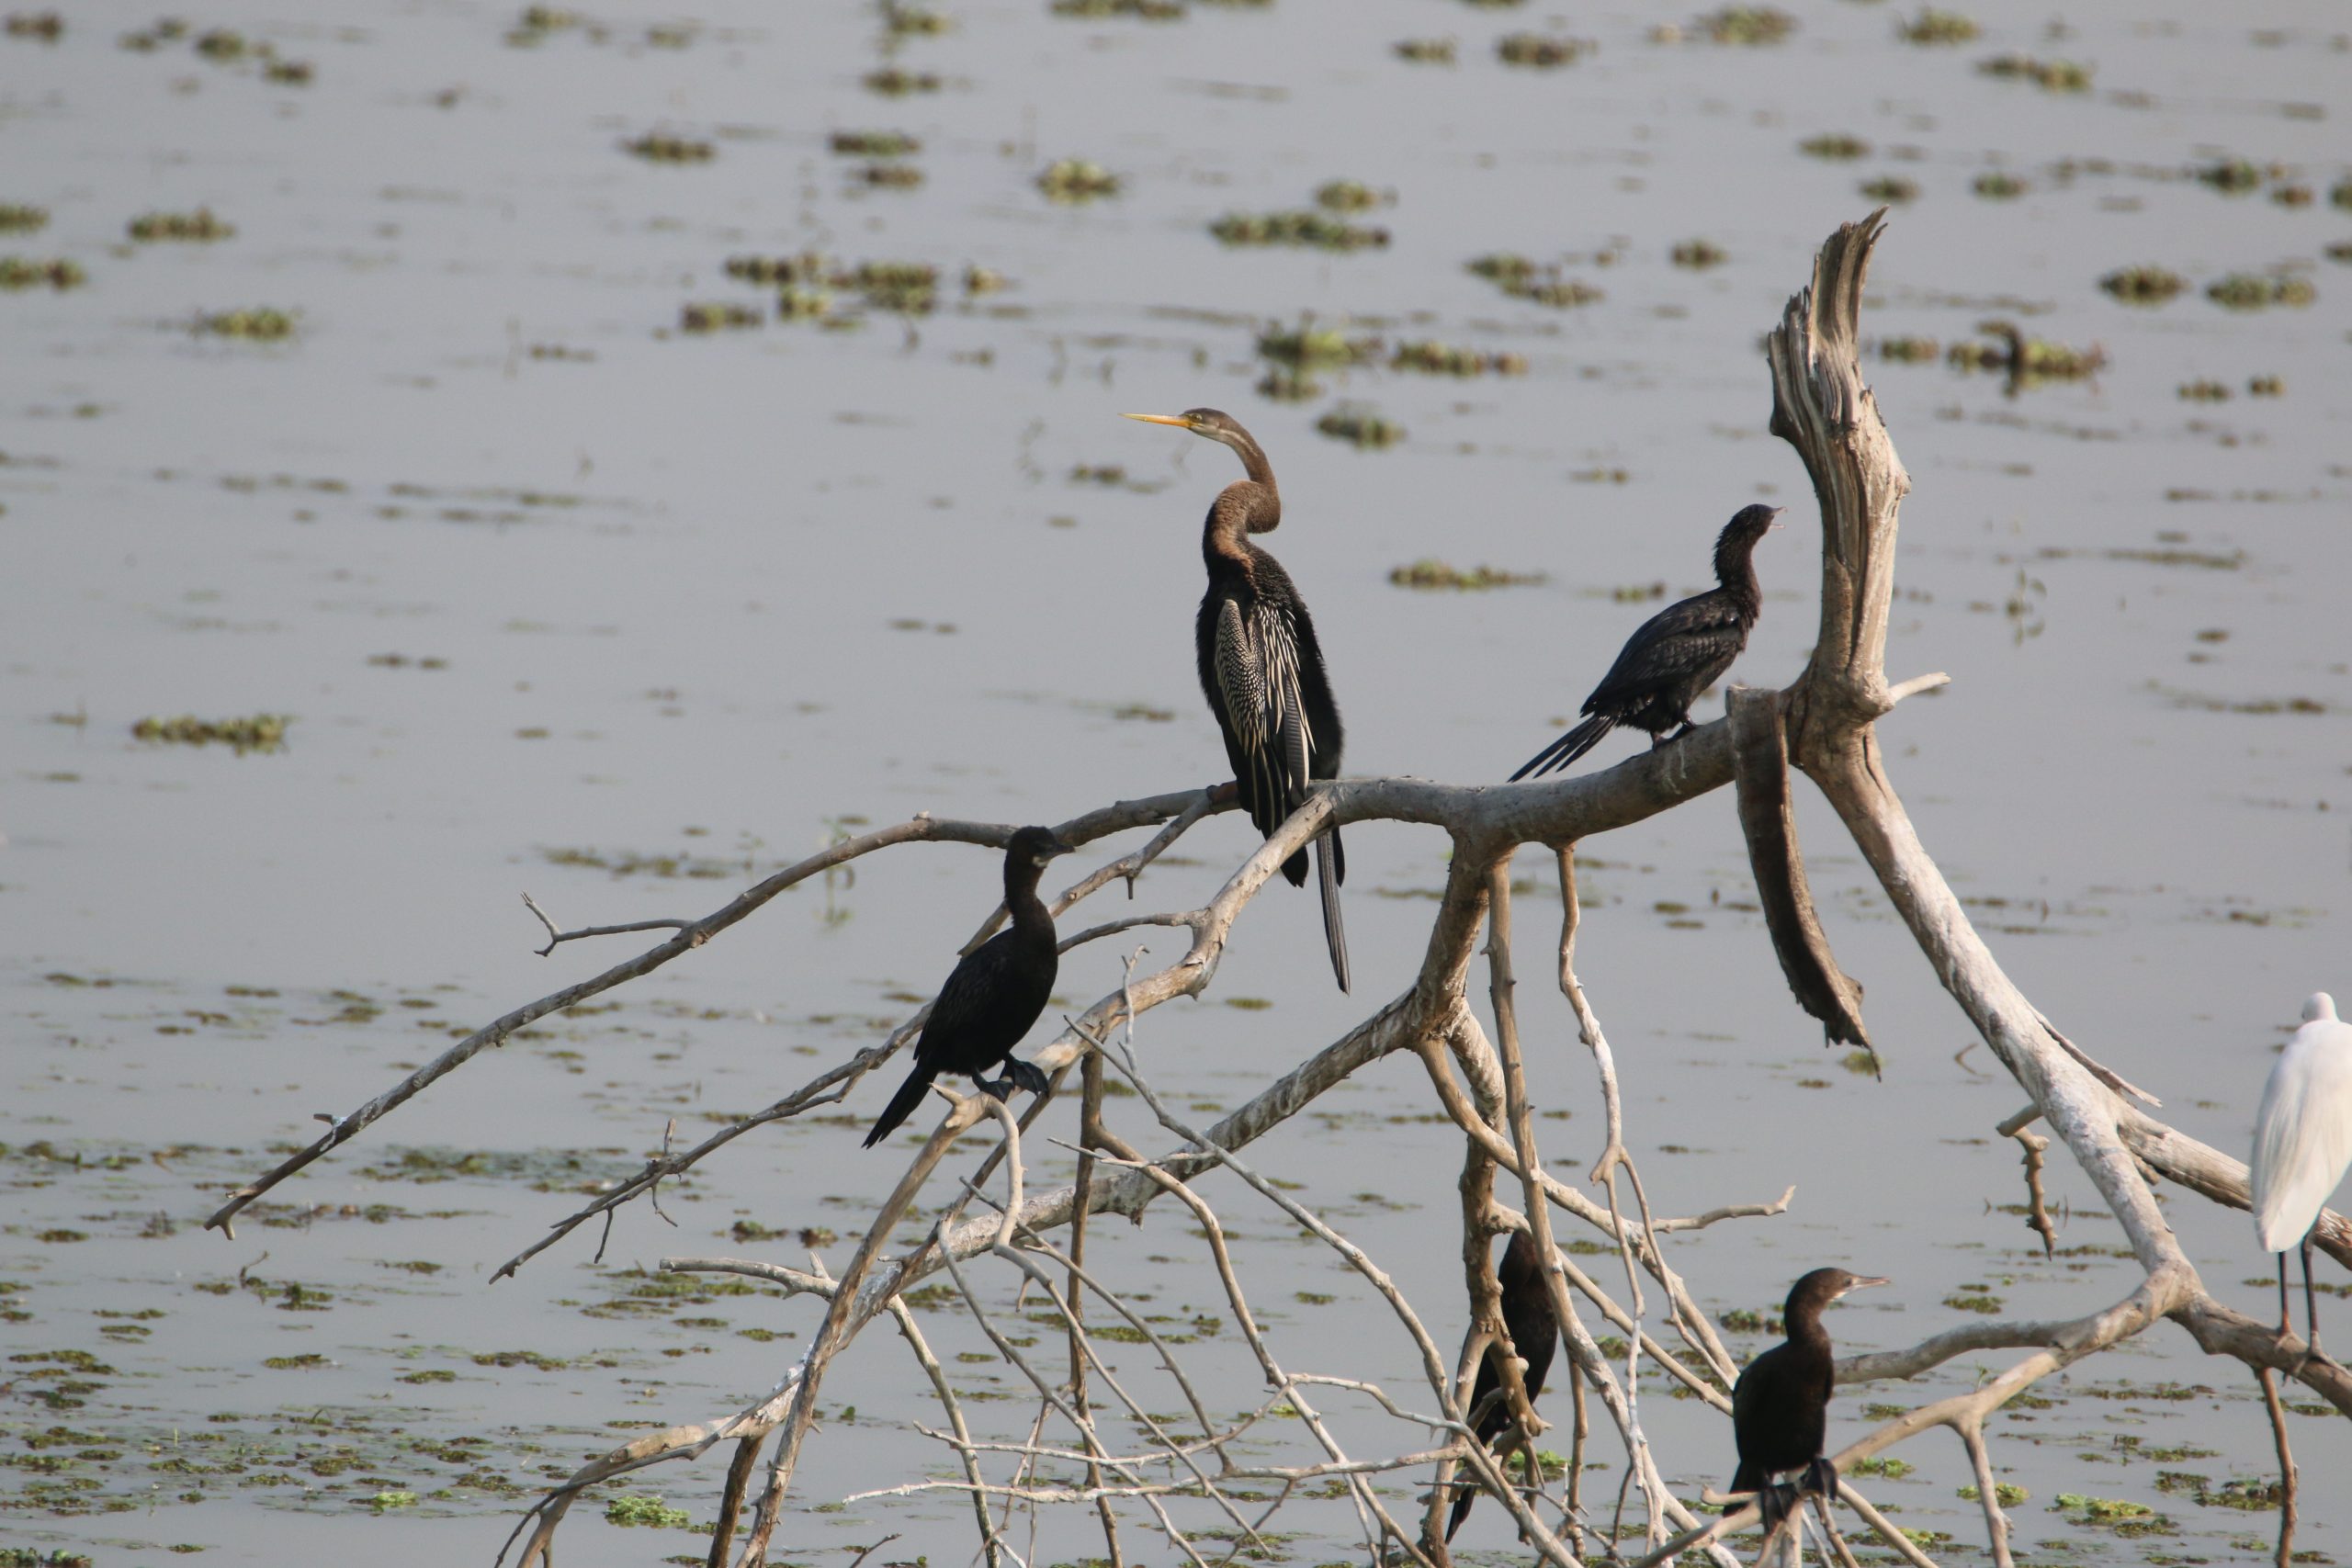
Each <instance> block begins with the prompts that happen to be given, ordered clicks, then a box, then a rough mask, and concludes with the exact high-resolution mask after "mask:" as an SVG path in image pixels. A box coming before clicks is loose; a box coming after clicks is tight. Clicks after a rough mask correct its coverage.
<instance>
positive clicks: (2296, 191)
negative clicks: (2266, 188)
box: [2270, 185, 2319, 207]
mask: <svg viewBox="0 0 2352 1568" xmlns="http://www.w3.org/2000/svg"><path fill="white" fill-rule="evenodd" d="M2270 199H2271V200H2273V201H2275V202H2277V203H2278V205H2279V206H2281V207H2309V206H2310V205H2311V204H2312V202H2314V201H2316V200H2318V199H2319V197H2318V196H2317V195H2316V194H2315V193H2314V192H2313V191H2312V187H2311V186H2306V185H2283V186H2279V187H2278V189H2276V190H2274V191H2272V192H2271V193H2270Z"/></svg>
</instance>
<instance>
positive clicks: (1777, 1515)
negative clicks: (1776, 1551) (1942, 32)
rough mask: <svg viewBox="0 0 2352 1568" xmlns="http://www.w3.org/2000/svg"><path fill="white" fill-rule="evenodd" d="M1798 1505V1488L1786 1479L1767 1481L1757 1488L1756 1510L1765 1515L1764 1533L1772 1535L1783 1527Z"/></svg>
mask: <svg viewBox="0 0 2352 1568" xmlns="http://www.w3.org/2000/svg"><path fill="white" fill-rule="evenodd" d="M1796 1506H1797V1489H1796V1488H1795V1487H1793V1486H1792V1485H1790V1484H1789V1483H1787V1482H1785V1481H1770V1482H1767V1483H1764V1485H1762V1486H1761V1487H1758V1489H1757V1493H1756V1511H1757V1512H1758V1514H1760V1515H1762V1516H1763V1521H1764V1533H1765V1534H1766V1535H1767V1536H1770V1535H1772V1534H1774V1533H1776V1532H1777V1531H1778V1530H1779V1529H1780V1528H1781V1521H1782V1520H1783V1519H1786V1518H1787V1517H1789V1515H1790V1513H1791V1512H1792V1511H1793V1510H1794V1509H1795V1507H1796Z"/></svg>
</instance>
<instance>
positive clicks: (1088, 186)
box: [1037, 158, 1119, 207]
mask: <svg viewBox="0 0 2352 1568" xmlns="http://www.w3.org/2000/svg"><path fill="white" fill-rule="evenodd" d="M1037 188H1038V189H1039V190H1040V191H1043V192H1044V193H1045V197H1046V200H1047V201H1051V202H1057V203H1059V204H1060V205H1062V206H1064V207H1075V206H1078V205H1080V204H1081V203H1084V202H1089V201H1095V200H1099V199H1101V198H1102V197H1111V196H1116V195H1118V194H1119V176H1118V175H1114V174H1113V173H1112V172H1111V171H1110V170H1108V169H1106V168H1104V167H1103V165H1102V164H1097V163H1094V162H1092V161H1091V160H1089V159H1085V158H1063V159H1059V160H1057V161H1056V162H1054V163H1051V164H1046V167H1045V169H1044V170H1043V171H1042V172H1041V173H1040V174H1039V175H1037Z"/></svg>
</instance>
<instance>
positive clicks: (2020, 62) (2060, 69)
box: [1976, 54, 2091, 93]
mask: <svg viewBox="0 0 2352 1568" xmlns="http://www.w3.org/2000/svg"><path fill="white" fill-rule="evenodd" d="M1976 69H1977V70H1978V71H1980V72H1982V73H1984V74H1985V75H1987V76H1998V77H2001V78H2003V79H2004V80H2007V81H2027V82H2031V83H2032V84H2033V85H2036V86H2038V87H2040V88H2041V89H2042V90H2043V91H2044V92H2050V93H2087V92H2089V91H2090V90H2091V68H2090V67H2089V66H2087V65H2079V64H2076V63H2075V62H2074V61H2071V60H2036V59H2034V58H2033V56H2031V55H2030V54H1996V55H1995V56H1993V58H1991V59H1990V60H1984V61H1979V62H1977V65H1976Z"/></svg>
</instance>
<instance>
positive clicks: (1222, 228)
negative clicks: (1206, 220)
mask: <svg viewBox="0 0 2352 1568" xmlns="http://www.w3.org/2000/svg"><path fill="white" fill-rule="evenodd" d="M1209 232H1210V233H1211V234H1212V235H1214V236H1215V237H1216V241H1217V243H1219V244H1224V245H1293V246H1301V247H1305V248H1307V249H1312V250H1318V251H1363V250H1378V249H1380V248H1382V247H1384V246H1385V245H1386V244H1387V243H1388V231H1387V230H1385V229H1383V228H1381V227H1379V226H1378V225H1376V224H1371V223H1349V222H1344V221H1342V220H1340V219H1337V218H1334V217H1332V216H1331V215H1330V214H1329V213H1328V212H1318V211H1316V210H1315V209H1311V208H1296V209H1289V210H1286V211H1281V212H1228V213H1227V214H1226V215H1225V216H1224V217H1222V218H1219V219H1217V220H1216V221H1215V222H1213V223H1211V224H1210V225H1209Z"/></svg>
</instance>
